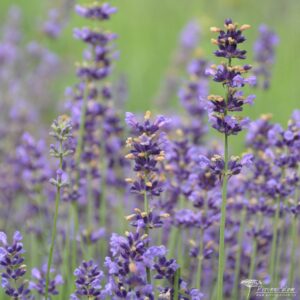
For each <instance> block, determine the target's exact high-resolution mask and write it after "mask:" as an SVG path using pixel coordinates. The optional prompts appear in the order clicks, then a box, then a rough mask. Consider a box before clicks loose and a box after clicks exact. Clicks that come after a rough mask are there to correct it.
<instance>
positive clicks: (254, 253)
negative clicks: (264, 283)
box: [248, 213, 263, 279]
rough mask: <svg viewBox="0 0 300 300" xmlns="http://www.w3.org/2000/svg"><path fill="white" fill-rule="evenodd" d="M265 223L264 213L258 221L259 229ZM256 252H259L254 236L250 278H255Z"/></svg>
mask: <svg viewBox="0 0 300 300" xmlns="http://www.w3.org/2000/svg"><path fill="white" fill-rule="evenodd" d="M262 223H263V214H262V213H260V214H259V222H258V231H260V229H261V227H262ZM256 254H257V239H256V237H254V238H253V245H252V253H251V258H250V270H249V275H248V278H249V279H253V276H254V271H255V267H256Z"/></svg>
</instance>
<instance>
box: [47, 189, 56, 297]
mask: <svg viewBox="0 0 300 300" xmlns="http://www.w3.org/2000/svg"><path fill="white" fill-rule="evenodd" d="M59 202H60V187H59V186H58V187H57V191H56V197H55V213H54V219H53V229H52V238H51V246H50V253H49V257H48V265H47V275H46V288H45V300H48V289H49V281H50V269H51V264H52V259H53V250H54V244H55V239H56V229H57V228H56V224H57V217H58V206H59Z"/></svg>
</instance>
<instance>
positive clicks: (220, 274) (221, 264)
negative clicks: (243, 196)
mask: <svg viewBox="0 0 300 300" xmlns="http://www.w3.org/2000/svg"><path fill="white" fill-rule="evenodd" d="M224 137H225V138H224V164H225V165H224V178H223V185H222V205H221V223H220V239H219V267H218V282H217V300H222V299H223V276H224V268H225V238H224V236H225V223H226V204H227V182H228V174H227V173H228V136H227V134H225V135H224Z"/></svg>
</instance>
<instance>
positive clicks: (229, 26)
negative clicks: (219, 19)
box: [226, 24, 236, 30]
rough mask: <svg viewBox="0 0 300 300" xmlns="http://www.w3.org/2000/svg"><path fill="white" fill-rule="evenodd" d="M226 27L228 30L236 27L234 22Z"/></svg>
mask: <svg viewBox="0 0 300 300" xmlns="http://www.w3.org/2000/svg"><path fill="white" fill-rule="evenodd" d="M226 27H227V29H228V30H234V29H235V28H236V26H235V25H234V24H228V25H227V26H226Z"/></svg>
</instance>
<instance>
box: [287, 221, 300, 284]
mask: <svg viewBox="0 0 300 300" xmlns="http://www.w3.org/2000/svg"><path fill="white" fill-rule="evenodd" d="M298 223H299V222H298V218H297V216H294V217H293V220H292V233H291V238H292V250H291V264H290V270H289V276H288V286H290V287H293V286H294V280H295V265H296V250H297V245H298Z"/></svg>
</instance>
